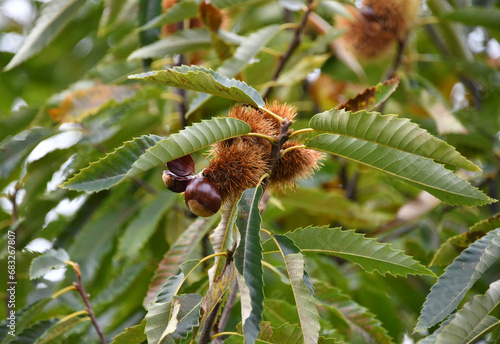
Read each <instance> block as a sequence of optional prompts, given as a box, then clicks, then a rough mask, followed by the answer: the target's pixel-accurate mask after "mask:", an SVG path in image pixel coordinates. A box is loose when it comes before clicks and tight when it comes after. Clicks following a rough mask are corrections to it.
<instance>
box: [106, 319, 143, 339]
mask: <svg viewBox="0 0 500 344" xmlns="http://www.w3.org/2000/svg"><path fill="white" fill-rule="evenodd" d="M145 328H146V320H142V321H141V323H140V324H137V325H134V326H131V327H127V328H126V329H125V332H122V333H120V334H119V335H117V336H116V337H114V338H113V341H112V342H111V343H110V344H141V343H143V342H144V341H146V340H147V336H146V334H145V333H144V329H145Z"/></svg>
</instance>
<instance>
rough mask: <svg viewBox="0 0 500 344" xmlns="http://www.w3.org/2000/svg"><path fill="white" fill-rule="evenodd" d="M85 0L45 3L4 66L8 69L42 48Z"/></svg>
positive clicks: (63, 0)
mask: <svg viewBox="0 0 500 344" xmlns="http://www.w3.org/2000/svg"><path fill="white" fill-rule="evenodd" d="M84 3H85V0H53V1H51V2H49V3H47V4H46V5H45V6H44V7H43V9H42V12H41V13H40V15H39V16H38V19H37V21H36V23H35V26H34V27H33V29H31V31H30V33H29V34H28V36H27V37H26V39H25V40H24V42H23V44H22V45H21V48H20V49H19V50H18V52H17V53H16V55H14V57H13V58H12V60H10V62H9V64H8V65H7V66H6V67H5V68H4V71H8V70H10V69H12V68H14V67H15V66H17V65H19V64H20V63H22V62H24V61H25V60H27V59H28V58H30V57H31V56H33V55H34V54H35V53H37V52H39V51H40V50H42V48H43V47H45V46H46V45H47V44H49V43H50V42H51V41H52V40H53V39H54V38H55V36H56V35H57V34H58V33H59V32H60V31H61V30H62V29H63V28H64V27H65V26H66V24H67V23H68V22H69V21H70V20H71V18H72V17H73V16H74V15H75V13H76V12H77V11H78V9H79V8H80V7H81V6H82V5H83V4H84Z"/></svg>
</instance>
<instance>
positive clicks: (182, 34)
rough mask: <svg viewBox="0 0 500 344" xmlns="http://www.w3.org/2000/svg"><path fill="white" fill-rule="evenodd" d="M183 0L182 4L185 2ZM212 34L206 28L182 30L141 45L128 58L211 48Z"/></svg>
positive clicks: (133, 58)
mask: <svg viewBox="0 0 500 344" xmlns="http://www.w3.org/2000/svg"><path fill="white" fill-rule="evenodd" d="M183 3H184V2H181V3H180V4H183ZM211 45H212V40H211V38H210V34H209V33H208V32H207V31H206V30H205V29H192V30H182V31H179V32H175V33H173V34H170V35H168V36H167V37H165V38H162V39H160V40H159V41H156V42H154V43H152V44H149V45H146V46H144V47H140V48H139V49H137V50H135V51H134V52H133V53H132V54H130V56H129V57H128V58H127V59H128V60H129V61H131V60H137V59H147V58H151V57H164V56H165V55H174V54H182V53H186V52H188V51H193V50H201V49H209V48H210V47H211Z"/></svg>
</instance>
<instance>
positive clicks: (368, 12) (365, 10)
mask: <svg viewBox="0 0 500 344" xmlns="http://www.w3.org/2000/svg"><path fill="white" fill-rule="evenodd" d="M361 15H362V16H363V17H365V19H366V20H369V21H377V19H378V17H377V14H376V13H375V11H374V10H373V8H372V7H371V6H363V7H362V8H361Z"/></svg>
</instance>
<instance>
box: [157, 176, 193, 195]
mask: <svg viewBox="0 0 500 344" xmlns="http://www.w3.org/2000/svg"><path fill="white" fill-rule="evenodd" d="M162 179H163V182H164V183H165V185H166V186H167V188H168V189H169V190H170V191H173V192H177V193H181V192H184V191H186V187H187V185H188V184H189V182H190V181H191V180H192V178H189V177H184V176H178V175H176V174H175V173H172V172H170V171H163V176H162Z"/></svg>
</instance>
